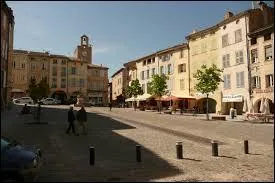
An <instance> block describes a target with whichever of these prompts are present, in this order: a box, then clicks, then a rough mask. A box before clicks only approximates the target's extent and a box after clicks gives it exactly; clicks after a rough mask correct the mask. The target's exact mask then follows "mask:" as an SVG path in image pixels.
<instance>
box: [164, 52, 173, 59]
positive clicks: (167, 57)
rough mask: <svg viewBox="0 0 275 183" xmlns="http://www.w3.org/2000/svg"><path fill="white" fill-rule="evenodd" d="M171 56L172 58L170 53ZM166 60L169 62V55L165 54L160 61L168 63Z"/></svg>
mask: <svg viewBox="0 0 275 183" xmlns="http://www.w3.org/2000/svg"><path fill="white" fill-rule="evenodd" d="M171 56H172V53H171ZM168 60H170V54H166V55H164V56H162V61H168Z"/></svg>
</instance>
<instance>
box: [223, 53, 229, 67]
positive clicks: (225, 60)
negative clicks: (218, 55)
mask: <svg viewBox="0 0 275 183" xmlns="http://www.w3.org/2000/svg"><path fill="white" fill-rule="evenodd" d="M222 63H223V68H226V67H229V66H230V55H229V54H226V55H224V56H223V57H222Z"/></svg>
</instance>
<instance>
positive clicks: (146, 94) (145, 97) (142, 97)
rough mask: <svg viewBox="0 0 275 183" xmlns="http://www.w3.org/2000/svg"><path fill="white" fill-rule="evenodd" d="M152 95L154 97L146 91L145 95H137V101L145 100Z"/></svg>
mask: <svg viewBox="0 0 275 183" xmlns="http://www.w3.org/2000/svg"><path fill="white" fill-rule="evenodd" d="M150 97H152V95H150V94H148V93H145V94H143V95H139V96H138V97H137V101H144V100H147V99H149V98H150Z"/></svg>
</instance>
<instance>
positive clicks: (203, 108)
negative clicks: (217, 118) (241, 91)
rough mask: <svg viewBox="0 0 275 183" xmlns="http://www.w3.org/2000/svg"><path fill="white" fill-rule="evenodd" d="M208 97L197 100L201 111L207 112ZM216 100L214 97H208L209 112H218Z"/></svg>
mask: <svg viewBox="0 0 275 183" xmlns="http://www.w3.org/2000/svg"><path fill="white" fill-rule="evenodd" d="M206 102H207V99H206V98H201V99H199V100H198V101H197V106H198V109H199V113H204V114H205V113H206V105H207V103H206ZM216 105H217V102H216V100H214V99H212V98H208V113H216Z"/></svg>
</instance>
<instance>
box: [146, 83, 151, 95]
mask: <svg viewBox="0 0 275 183" xmlns="http://www.w3.org/2000/svg"><path fill="white" fill-rule="evenodd" d="M149 85H150V84H149V83H146V93H149V90H150V86H149Z"/></svg>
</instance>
